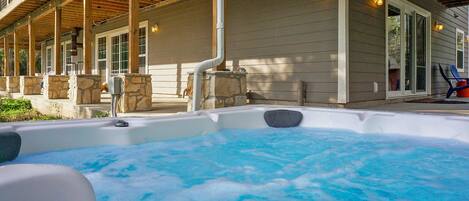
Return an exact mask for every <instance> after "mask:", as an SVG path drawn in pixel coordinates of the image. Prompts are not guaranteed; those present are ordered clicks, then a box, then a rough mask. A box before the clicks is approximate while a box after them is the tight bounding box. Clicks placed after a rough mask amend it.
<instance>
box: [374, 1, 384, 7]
mask: <svg viewBox="0 0 469 201" xmlns="http://www.w3.org/2000/svg"><path fill="white" fill-rule="evenodd" d="M373 2H374V3H375V4H376V5H377V6H382V5H383V4H384V0H373Z"/></svg>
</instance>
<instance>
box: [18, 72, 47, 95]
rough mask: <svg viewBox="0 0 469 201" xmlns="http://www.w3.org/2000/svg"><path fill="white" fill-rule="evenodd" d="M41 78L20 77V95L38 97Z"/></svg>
mask: <svg viewBox="0 0 469 201" xmlns="http://www.w3.org/2000/svg"><path fill="white" fill-rule="evenodd" d="M41 82H42V77H36V76H20V93H21V94H23V95H40V94H41V90H42V89H41Z"/></svg>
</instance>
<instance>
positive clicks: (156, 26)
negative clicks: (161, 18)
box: [151, 24, 160, 33]
mask: <svg viewBox="0 0 469 201" xmlns="http://www.w3.org/2000/svg"><path fill="white" fill-rule="evenodd" d="M158 31H160V27H159V26H158V24H154V25H153V26H151V32H152V33H156V32H158Z"/></svg>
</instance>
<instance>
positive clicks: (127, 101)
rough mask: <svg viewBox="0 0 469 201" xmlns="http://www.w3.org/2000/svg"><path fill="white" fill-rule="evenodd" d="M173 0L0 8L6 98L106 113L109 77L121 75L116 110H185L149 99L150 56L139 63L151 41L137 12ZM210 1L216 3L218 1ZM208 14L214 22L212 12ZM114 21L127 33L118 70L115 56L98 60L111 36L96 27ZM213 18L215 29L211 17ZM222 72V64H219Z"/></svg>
mask: <svg viewBox="0 0 469 201" xmlns="http://www.w3.org/2000/svg"><path fill="white" fill-rule="evenodd" d="M176 2H179V0H129V1H112V0H104V1H101V0H100V1H96V0H62V1H61V0H55V1H44V2H37V1H34V0H26V1H24V3H18V4H14V5H7V6H6V7H5V8H3V10H2V11H0V14H4V15H5V17H4V18H3V19H5V20H3V19H2V24H0V30H1V31H0V39H1V40H0V47H1V48H2V51H3V53H4V56H3V58H2V59H3V62H2V64H1V65H2V68H1V74H2V75H3V76H2V77H0V91H2V94H3V95H4V96H9V97H14V98H21V97H22V98H27V99H30V100H32V102H33V105H37V106H38V107H40V108H42V110H43V111H45V112H48V111H54V112H55V113H60V112H59V111H62V112H63V113H67V114H63V115H64V116H65V117H69V118H89V117H93V116H94V113H96V112H97V111H98V112H99V111H109V104H110V95H109V94H108V93H107V90H108V87H107V82H108V80H109V78H110V77H115V76H118V77H121V78H122V80H123V84H122V87H123V93H122V95H121V98H120V101H119V110H120V112H122V113H130V114H133V113H135V112H148V111H155V112H156V113H165V114H166V113H168V112H169V111H170V112H172V113H174V112H182V111H187V99H184V98H157V99H155V98H154V97H153V96H152V95H153V93H152V89H153V88H152V81H151V75H150V73H149V72H148V70H147V69H146V68H145V65H148V64H147V60H145V58H146V57H148V56H145V57H143V60H142V51H143V54H145V52H148V48H149V47H148V46H149V44H148V39H146V40H145V38H144V39H143V40H142V34H141V33H142V22H141V21H139V19H138V18H139V13H140V12H141V11H145V10H148V9H155V8H159V7H164V6H167V5H170V4H174V3H176ZM212 6H213V7H214V8H216V1H213V5H212ZM20 11H21V12H22V13H21V12H20ZM10 15H11V16H10ZM212 17H213V19H216V9H213V16H212ZM115 18H126V19H127V23H126V26H125V28H123V29H122V32H123V33H124V34H122V35H119V38H118V39H119V40H120V43H119V44H118V45H119V46H120V47H119V55H118V57H119V62H118V65H117V67H115V65H114V63H113V60H105V61H104V62H102V60H100V58H101V57H102V54H104V57H105V58H109V57H111V56H114V55H111V54H112V53H111V52H106V51H104V52H102V51H101V42H103V40H104V44H105V47H106V48H107V47H109V46H111V40H113V39H114V38H107V37H100V38H98V36H99V35H100V33H96V32H95V29H96V27H99V26H100V25H102V24H106V23H108V22H109V21H112V20H113V19H115ZM213 23H214V25H213V27H212V28H213V33H215V31H216V20H214V22H213ZM144 28H145V29H143V32H147V33H148V32H150V31H155V30H150V29H155V27H149V25H148V24H146V26H145V27H144ZM101 35H102V33H101ZM215 35H216V34H213V40H212V43H213V49H214V50H213V52H214V54H216V52H215V48H216V40H215V39H216V36H215ZM106 40H107V41H106ZM122 41H124V42H122ZM106 42H107V43H106ZM106 44H107V45H106ZM109 49H111V48H109ZM5 50H6V51H5ZM106 54H107V55H106ZM103 63H104V66H103ZM106 63H107V64H106ZM224 69H225V67H224V65H221V66H218V67H217V68H216V70H221V71H224ZM214 107H215V106H214ZM74 110H76V111H74Z"/></svg>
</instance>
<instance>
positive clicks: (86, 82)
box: [68, 75, 101, 105]
mask: <svg viewBox="0 0 469 201" xmlns="http://www.w3.org/2000/svg"><path fill="white" fill-rule="evenodd" d="M68 82H69V91H68V97H69V98H70V101H72V103H74V104H75V105H82V104H99V103H101V76H100V75H71V76H70V79H69V81H68Z"/></svg>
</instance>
